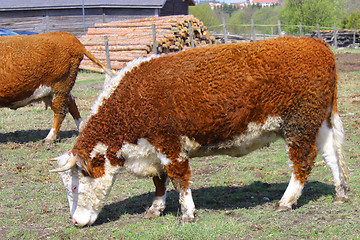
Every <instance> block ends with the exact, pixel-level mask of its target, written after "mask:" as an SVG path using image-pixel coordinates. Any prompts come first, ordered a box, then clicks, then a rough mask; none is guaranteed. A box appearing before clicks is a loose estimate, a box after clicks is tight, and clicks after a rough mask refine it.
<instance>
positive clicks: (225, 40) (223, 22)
mask: <svg viewBox="0 0 360 240" xmlns="http://www.w3.org/2000/svg"><path fill="white" fill-rule="evenodd" d="M221 21H222V24H223V32H224V43H227V42H228V37H227V32H226V24H225V17H224V16H222V17H221Z"/></svg>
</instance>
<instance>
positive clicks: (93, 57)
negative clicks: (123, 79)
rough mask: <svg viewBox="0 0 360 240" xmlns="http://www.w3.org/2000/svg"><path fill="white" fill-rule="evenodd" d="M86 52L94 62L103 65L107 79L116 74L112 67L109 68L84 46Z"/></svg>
mask: <svg viewBox="0 0 360 240" xmlns="http://www.w3.org/2000/svg"><path fill="white" fill-rule="evenodd" d="M84 54H85V56H87V57H88V58H89V59H90V60H91V61H92V62H94V63H95V64H96V65H98V66H99V67H101V68H102V69H103V70H104V73H105V75H106V76H105V81H106V79H107V78H111V77H113V76H115V74H116V72H115V71H112V70H111V69H109V68H107V67H106V66H105V65H104V64H103V63H102V62H100V61H99V60H98V59H97V58H96V57H95V56H94V55H92V53H90V52H89V51H88V50H86V49H85V48H84Z"/></svg>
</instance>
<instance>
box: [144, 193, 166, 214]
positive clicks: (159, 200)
mask: <svg viewBox="0 0 360 240" xmlns="http://www.w3.org/2000/svg"><path fill="white" fill-rule="evenodd" d="M165 205H166V192H165V194H164V195H163V196H155V197H154V200H153V203H152V205H151V207H150V208H149V209H148V210H147V212H146V215H145V218H153V217H158V216H160V214H161V213H162V212H163V211H164V210H165Z"/></svg>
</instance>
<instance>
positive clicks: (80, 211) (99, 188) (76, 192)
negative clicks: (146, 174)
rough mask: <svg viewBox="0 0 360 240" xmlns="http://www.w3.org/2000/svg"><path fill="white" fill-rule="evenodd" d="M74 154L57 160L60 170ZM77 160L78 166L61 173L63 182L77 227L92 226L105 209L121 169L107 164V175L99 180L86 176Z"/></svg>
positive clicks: (107, 162) (65, 155)
mask: <svg viewBox="0 0 360 240" xmlns="http://www.w3.org/2000/svg"><path fill="white" fill-rule="evenodd" d="M71 157H73V156H72V154H70V155H69V154H64V155H62V156H60V157H58V158H57V161H58V165H59V168H61V167H63V166H64V165H66V164H67V162H68V161H69V159H70V158H71ZM78 163H79V161H78V159H77V164H76V165H75V166H74V167H72V168H71V169H69V170H66V171H63V172H59V173H60V175H61V178H62V180H63V183H64V186H65V190H66V194H67V198H68V202H69V206H70V214H71V217H72V220H73V222H74V224H75V225H76V226H84V225H91V224H93V223H94V222H95V220H96V219H97V217H98V214H99V213H100V211H101V209H102V208H103V206H104V204H105V201H106V199H107V196H108V195H109V193H110V190H111V187H112V185H113V183H114V181H115V179H116V176H117V173H118V172H119V167H118V166H116V167H114V166H111V165H110V163H109V161H108V160H106V162H105V174H104V176H102V177H99V178H92V177H89V176H85V175H84V174H83V172H82V168H81V167H80V164H78Z"/></svg>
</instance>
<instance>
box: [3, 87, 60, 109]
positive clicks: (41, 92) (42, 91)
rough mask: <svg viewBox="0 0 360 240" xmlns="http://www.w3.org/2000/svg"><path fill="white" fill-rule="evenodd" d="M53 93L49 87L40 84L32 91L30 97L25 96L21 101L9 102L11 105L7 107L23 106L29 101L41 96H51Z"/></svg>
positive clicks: (41, 97)
mask: <svg viewBox="0 0 360 240" xmlns="http://www.w3.org/2000/svg"><path fill="white" fill-rule="evenodd" d="M53 94H54V92H53V89H52V88H51V87H48V86H40V87H38V88H37V89H36V90H35V91H34V93H33V94H32V95H31V96H30V97H28V98H25V99H23V100H21V101H17V102H13V103H11V105H10V106H9V107H10V108H12V109H16V108H19V107H24V106H26V105H28V104H29V103H32V102H36V101H41V100H42V99H43V98H45V97H49V96H52V95H53Z"/></svg>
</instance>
